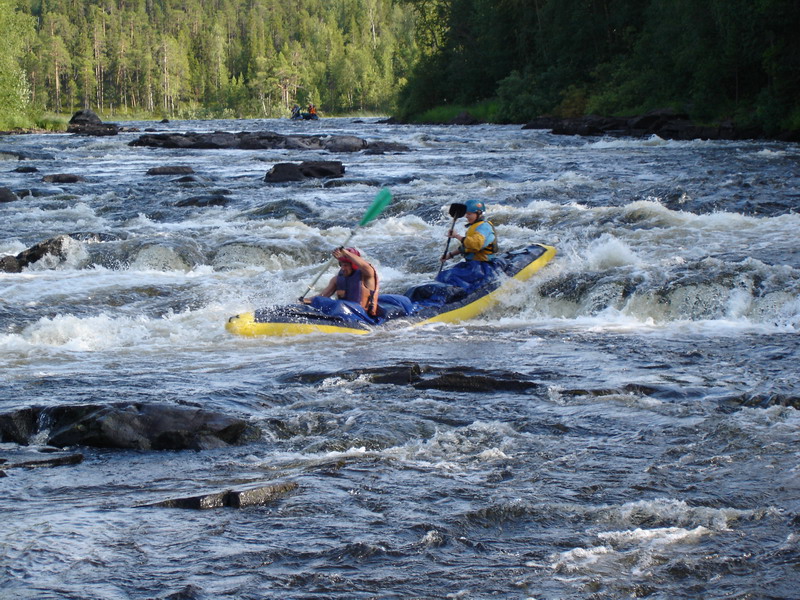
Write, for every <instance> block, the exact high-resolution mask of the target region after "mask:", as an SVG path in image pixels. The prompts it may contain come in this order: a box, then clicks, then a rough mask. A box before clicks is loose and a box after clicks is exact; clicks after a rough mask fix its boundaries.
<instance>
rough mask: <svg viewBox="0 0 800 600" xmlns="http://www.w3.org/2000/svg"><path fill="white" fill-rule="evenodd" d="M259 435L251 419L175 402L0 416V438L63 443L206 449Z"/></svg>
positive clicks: (66, 408) (77, 407)
mask: <svg viewBox="0 0 800 600" xmlns="http://www.w3.org/2000/svg"><path fill="white" fill-rule="evenodd" d="M257 435H258V430H257V429H256V428H254V427H252V426H251V425H250V424H249V423H248V422H247V421H245V420H243V419H239V418H236V417H230V416H227V415H224V414H221V413H217V412H212V411H207V410H203V409H200V408H193V407H187V406H176V405H172V404H141V403H117V404H108V405H97V404H85V405H70V406H55V407H52V406H51V407H32V408H27V409H22V410H19V411H14V412H12V413H7V414H3V415H0V442H14V443H18V444H28V443H30V441H31V440H32V439H34V438H38V437H47V444H48V445H49V446H55V447H59V448H63V447H67V446H92V447H97V448H120V449H135V450H184V449H192V450H202V449H206V448H217V447H224V446H228V445H234V444H242V443H245V442H247V441H249V440H250V439H253V438H254V437H255V436H257Z"/></svg>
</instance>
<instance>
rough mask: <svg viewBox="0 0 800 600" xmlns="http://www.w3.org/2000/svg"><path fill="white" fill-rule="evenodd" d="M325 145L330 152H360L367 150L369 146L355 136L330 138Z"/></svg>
mask: <svg viewBox="0 0 800 600" xmlns="http://www.w3.org/2000/svg"><path fill="white" fill-rule="evenodd" d="M323 145H324V147H325V150H327V151H328V152H358V151H359V150H364V149H366V148H367V145H368V144H367V141H366V140H363V139H361V138H359V137H356V136H354V135H335V136H330V138H329V139H328V140H326V141H325V142H324V144H323Z"/></svg>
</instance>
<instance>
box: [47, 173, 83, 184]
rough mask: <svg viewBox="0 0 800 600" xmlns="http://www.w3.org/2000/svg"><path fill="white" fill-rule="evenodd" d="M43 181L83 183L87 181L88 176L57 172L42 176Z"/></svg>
mask: <svg viewBox="0 0 800 600" xmlns="http://www.w3.org/2000/svg"><path fill="white" fill-rule="evenodd" d="M42 181H44V182H46V183H81V182H83V181H86V178H85V177H84V176H83V175H75V174H74V173H56V174H55V175H45V176H44V177H42Z"/></svg>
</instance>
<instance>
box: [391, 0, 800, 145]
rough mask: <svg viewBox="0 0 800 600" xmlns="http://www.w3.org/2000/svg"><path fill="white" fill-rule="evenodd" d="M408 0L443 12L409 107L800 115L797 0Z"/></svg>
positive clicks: (408, 112) (507, 112)
mask: <svg viewBox="0 0 800 600" xmlns="http://www.w3.org/2000/svg"><path fill="white" fill-rule="evenodd" d="M405 2H406V3H407V4H409V5H411V6H412V7H413V8H415V10H416V11H417V12H418V13H419V14H420V15H423V14H424V12H425V10H427V11H428V15H430V14H431V11H432V10H433V8H435V9H436V11H434V12H436V14H437V19H438V21H437V27H435V28H430V27H429V28H428V29H427V30H426V31H423V32H420V35H421V38H420V43H422V41H429V40H431V39H435V42H436V43H435V45H431V46H430V47H428V51H429V53H428V54H427V55H426V58H425V60H423V61H421V62H420V63H418V65H417V66H416V67H415V69H414V71H413V74H412V76H411V77H409V81H408V84H407V85H406V86H405V88H404V89H403V90H401V93H400V97H399V104H400V108H401V116H403V117H404V118H406V119H409V118H410V117H412V116H413V115H416V114H423V113H425V111H427V110H429V109H431V108H432V107H435V106H440V105H447V104H450V103H459V104H471V103H474V102H477V101H481V100H485V99H487V98H492V97H495V98H497V101H498V106H499V115H500V117H499V120H501V121H503V122H524V121H526V120H529V119H531V118H533V117H536V116H540V115H544V114H551V115H556V116H577V115H580V114H586V113H598V114H617V115H620V114H635V113H641V112H644V111H647V110H650V109H654V108H666V107H672V108H676V109H678V110H681V111H685V112H687V113H689V114H690V116H692V117H693V118H695V119H696V120H698V121H701V122H714V121H721V120H727V119H736V121H737V122H738V123H739V124H740V125H746V126H757V127H761V128H763V129H764V130H767V131H770V132H774V131H777V130H779V129H782V128H796V126H797V117H796V115H797V114H798V111H800V36H798V35H797V31H799V30H800V2H797V0H706V1H704V2H697V1H696V0H670V1H669V2H664V0H493V1H492V0H405ZM420 22H421V23H424V22H425V21H424V19H422V17H420ZM430 31H435V32H436V35H435V36H433V35H431V34H430V33H429V32H430Z"/></svg>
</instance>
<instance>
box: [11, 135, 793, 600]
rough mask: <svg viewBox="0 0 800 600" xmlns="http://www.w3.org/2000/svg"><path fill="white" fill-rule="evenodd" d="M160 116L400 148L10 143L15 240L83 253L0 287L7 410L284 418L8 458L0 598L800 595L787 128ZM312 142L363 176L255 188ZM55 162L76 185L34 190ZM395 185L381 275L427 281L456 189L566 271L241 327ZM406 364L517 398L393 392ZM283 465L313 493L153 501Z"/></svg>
mask: <svg viewBox="0 0 800 600" xmlns="http://www.w3.org/2000/svg"><path fill="white" fill-rule="evenodd" d="M126 125H131V126H138V127H141V128H144V127H147V126H153V125H148V124H143V123H131V124H126ZM154 127H157V128H159V129H160V130H164V131H213V130H227V131H256V130H260V129H268V130H273V131H277V132H279V133H284V134H288V133H306V132H308V133H332V134H353V135H356V136H359V137H362V138H365V139H367V140H370V141H378V140H384V141H391V142H399V143H403V144H406V145H408V146H409V148H410V150H409V151H408V152H401V153H387V154H377V155H371V154H367V153H354V154H338V155H337V154H333V155H332V154H327V153H323V152H314V151H309V152H302V153H301V152H297V151H286V150H275V151H263V150H262V151H248V150H192V151H186V150H163V149H152V148H135V147H130V146H128V142H130V141H131V140H133V139H135V138H136V137H138V135H140V134H138V133H123V134H121V135H119V136H115V137H107V138H86V137H78V136H71V135H53V134H51V135H25V136H12V137H5V138H2V139H0V159H2V160H0V172H2V178H0V185H3V186H6V187H9V188H11V189H13V190H15V191H17V192H19V193H23V192H22V190H31V193H32V195H29V196H26V197H23V198H22V199H20V200H19V201H15V202H10V203H3V204H0V231H2V235H0V255H4V254H17V253H19V252H21V251H22V250H24V249H26V248H28V247H30V246H32V245H33V244H35V243H37V242H41V241H43V240H45V239H48V238H50V237H53V236H56V235H60V234H71V235H72V240H73V241H72V242H71V243H70V246H69V248H68V256H67V260H66V261H63V262H58V261H53V260H48V259H46V260H43V261H41V263H37V264H36V265H34V266H33V267H31V268H29V269H26V270H25V271H24V272H22V273H19V274H6V273H0V296H1V297H2V304H0V368H2V379H0V412H8V411H11V410H14V409H18V408H24V407H30V406H42V405H45V406H47V405H60V404H81V403H101V404H102V403H112V402H118V401H120V400H125V401H135V402H145V403H147V402H166V403H176V404H182V405H188V406H199V407H204V408H208V409H211V410H215V411H219V412H223V413H226V414H230V415H234V416H239V417H244V418H246V419H248V420H249V421H251V422H252V423H253V424H254V425H257V426H258V427H259V428H260V430H261V431H262V436H261V438H260V439H259V440H257V441H253V442H250V443H248V444H245V445H242V446H235V447H228V448H223V449H215V450H204V451H199V452H195V451H163V452H155V451H154V452H134V451H120V450H108V449H92V448H81V449H79V450H80V451H81V452H82V453H83V454H84V456H85V460H84V462H82V463H81V464H78V465H72V466H61V467H53V468H49V469H29V470H24V469H11V470H9V471H8V472H7V475H8V476H7V477H5V478H3V479H0V490H2V493H1V494H0V511H2V512H1V513H0V514H2V523H3V525H2V527H0V545H1V547H2V551H0V552H1V554H0V586H1V587H0V597H2V598H15V599H28V598H31V599H33V598H37V599H40V598H45V599H50V598H52V599H61V598H69V599H78V598H81V599H85V598H92V599H127V598H135V599H144V598H166V597H168V596H169V595H170V594H174V593H176V592H181V594H182V595H180V597H181V598H196V599H205V598H208V599H212V598H237V599H238V598H246V599H250V598H252V599H256V598H271V599H273V598H274V599H300V598H315V599H319V598H336V599H355V598H381V599H384V598H403V599H410V598H465V599H485V598H511V599H518V598H519V599H534V598H535V599H537V600H541V599H564V598H598V599H599V598H633V597H648V598H663V599H676V598H742V599H743V598H798V597H800V592H798V589H797V581H798V577H800V547H799V544H800V481H799V480H800V472H798V471H799V469H800V460H798V458H799V453H800V446H799V445H798V441H800V435H799V432H798V425H800V417H799V416H798V407H800V382H798V377H797V372H798V370H797V369H798V367H797V364H798V357H800V336H798V333H799V331H800V249H798V244H797V239H798V238H797V236H798V231H800V214H798V211H797V207H798V205H800V192H799V191H798V190H800V167H799V164H800V148H799V147H798V146H797V145H788V144H782V143H774V142H706V141H694V142H670V141H663V140H660V139H657V138H653V139H647V140H630V139H598V138H571V137H558V136H552V135H550V134H548V133H546V132H544V131H533V130H522V129H520V128H519V127H516V126H507V127H505V126H493V125H492V126H489V125H487V126H473V127H431V126H397V125H385V124H379V123H378V122H376V120H373V119H364V120H349V119H324V120H321V121H319V122H314V123H312V122H302V123H293V122H290V121H289V120H282V121H236V122H221V121H213V122H208V121H205V122H173V123H170V124H163V125H155V126H154ZM19 152H23V153H27V156H28V157H29V159H28V160H26V161H19V162H18V161H17V153H19ZM300 160H341V161H342V162H343V163H344V164H345V166H346V174H345V178H344V180H343V181H337V182H335V183H336V185H325V184H324V183H323V182H321V181H319V180H313V181H307V182H303V183H293V184H284V185H270V184H267V183H265V182H264V181H263V176H264V174H265V173H266V171H267V170H268V169H269V168H270V167H271V166H272V165H273V164H275V163H278V162H286V161H300ZM20 165H32V166H36V167H37V168H38V172H36V173H21V172H18V171H16V170H15V169H16V167H18V166H20ZM164 165H188V166H191V167H192V168H193V169H194V171H195V173H196V176H195V178H194V181H189V182H180V181H179V178H178V177H175V176H151V175H147V174H146V172H147V170H148V169H150V168H151V167H157V166H164ZM52 173H76V174H81V175H83V176H84V177H85V178H86V180H87V181H86V182H83V183H76V184H71V185H60V186H57V185H53V184H47V183H44V182H43V181H42V177H43V175H46V174H52ZM380 186H386V187H388V188H389V189H390V190H391V191H392V193H393V195H394V201H393V203H392V205H391V206H390V207H389V208H388V209H387V210H386V211H385V212H384V213H383V214H382V215H381V216H380V217H379V218H378V219H376V220H375V221H374V222H372V223H370V224H369V225H368V226H366V227H364V228H363V229H360V230H359V231H358V232H357V235H356V237H355V238H354V240H353V242H354V243H355V245H357V246H358V247H359V248H360V249H362V250H363V251H364V252H365V253H366V254H367V257H368V258H369V259H370V260H371V261H373V262H374V263H375V264H377V265H379V267H380V273H381V276H382V281H383V288H384V290H386V291H391V292H399V293H402V292H403V291H404V290H405V288H406V287H408V286H409V285H411V284H414V283H419V282H421V281H424V280H425V279H427V278H429V277H430V275H431V274H432V273H433V272H435V270H436V269H437V267H438V261H437V258H438V256H439V255H440V254H441V252H442V250H443V247H444V242H445V237H444V235H445V232H446V230H447V227H448V226H449V222H450V218H449V216H448V213H447V209H448V206H449V204H450V203H452V202H463V201H464V200H466V199H468V198H471V197H480V198H483V199H485V200H486V201H487V203H488V208H489V211H488V214H489V216H490V218H491V219H492V220H493V221H494V223H495V224H496V225H497V228H498V232H499V235H500V240H501V244H502V246H503V247H504V248H513V247H515V246H521V245H524V244H527V243H530V242H542V243H546V244H551V245H554V246H556V247H557V249H558V255H557V257H556V259H555V261H554V262H553V263H551V264H550V265H548V266H547V267H546V268H545V269H544V270H543V271H542V272H541V273H540V274H539V275H537V276H536V277H535V278H534V280H532V281H531V282H529V283H527V284H525V285H524V286H520V288H519V289H517V290H516V292H515V293H514V294H513V295H512V296H510V297H509V298H507V299H506V300H505V302H504V303H503V304H502V305H500V306H499V307H496V308H495V309H493V310H492V311H491V312H490V313H488V314H486V315H484V316H483V317H482V318H480V319H478V320H476V321H474V322H469V323H462V324H458V325H436V326H431V327H423V328H419V329H414V330H406V329H402V328H400V329H390V330H379V331H375V332H374V333H371V334H369V335H367V336H347V335H342V336H324V335H319V336H305V337H301V338H289V339H246V338H238V337H235V336H232V335H230V334H228V333H227V332H226V331H225V329H224V323H225V321H226V319H227V317H228V316H229V315H232V314H235V313H238V312H242V311H245V310H251V309H253V308H258V307H260V306H265V305H269V304H283V303H287V302H291V301H292V300H293V299H294V298H296V297H297V296H298V295H299V294H300V293H302V292H303V291H304V290H305V287H306V286H307V285H308V283H310V281H311V280H312V279H313V278H314V276H315V275H316V273H317V272H318V269H319V267H320V266H321V264H322V262H323V261H324V260H326V259H327V258H328V253H329V251H330V249H331V248H333V247H335V246H337V245H339V244H340V243H341V242H342V241H343V240H344V239H345V238H346V237H347V234H348V232H349V230H350V228H351V227H353V226H354V225H355V224H356V223H357V222H358V221H359V219H360V218H361V216H362V215H363V213H364V211H365V210H366V208H367V207H368V206H369V205H370V203H371V201H372V199H373V198H374V197H375V194H376V193H377V191H378V190H379V188H380ZM209 195H212V196H214V197H215V198H216V201H215V202H214V203H211V205H207V206H203V205H202V204H203V203H202V202H200V203H199V204H200V205H196V204H193V203H191V202H189V203H187V202H186V201H187V199H191V198H195V197H198V196H201V197H203V196H204V197H208V196H209ZM220 198H223V199H224V200H219V199H220ZM218 203H220V204H221V205H215V204H218ZM187 204H188V205H187ZM462 222H463V221H462ZM417 368H418V369H419V372H422V373H423V374H428V376H431V374H434V375H435V374H437V373H442V374H448V375H450V376H456V377H463V378H464V379H465V380H469V379H470V378H472V379H473V380H477V379H480V380H481V381H486V380H487V378H488V379H489V380H490V381H495V382H496V385H494V386H489V387H490V388H491V389H488V388H486V387H485V386H484V388H482V389H479V390H477V391H464V389H463V388H460V387H459V386H458V385H455V386H450V387H447V386H441V385H425V381H423V382H421V383H420V382H417V383H416V384H411V383H409V384H407V385H406V384H400V383H376V382H375V381H376V380H375V378H374V377H372V376H371V374H374V373H376V372H383V371H387V370H388V371H392V370H395V369H396V370H397V371H398V372H400V371H402V370H403V369H417ZM452 380H453V378H452V377H451V378H450V381H452ZM428 381H429V380H428ZM456 381H457V380H456ZM520 383H525V384H526V385H518V384H520ZM271 481H289V482H293V483H296V484H297V485H298V487H297V489H296V490H295V491H294V492H293V493H291V494H289V495H287V496H285V497H282V498H279V499H278V500H276V501H275V502H273V503H271V504H269V505H265V506H263V507H257V508H245V509H239V510H237V509H231V508H225V509H218V510H207V511H191V510H180V509H164V508H146V507H142V506H141V505H143V504H147V503H151V502H157V501H160V500H164V499H168V498H174V497H180V496H191V495H196V494H199V493H204V492H208V491H215V490H220V489H226V488H230V487H235V486H236V485H243V484H253V483H258V482H271Z"/></svg>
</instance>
